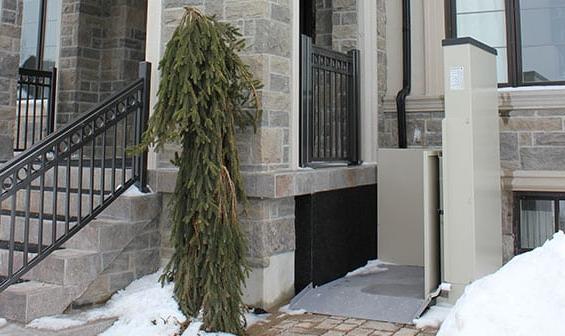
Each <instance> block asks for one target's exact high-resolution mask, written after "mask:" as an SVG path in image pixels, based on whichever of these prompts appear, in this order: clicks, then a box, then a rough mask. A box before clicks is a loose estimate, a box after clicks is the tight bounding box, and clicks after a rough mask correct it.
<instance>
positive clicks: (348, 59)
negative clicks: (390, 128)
mask: <svg viewBox="0 0 565 336" xmlns="http://www.w3.org/2000/svg"><path fill="white" fill-rule="evenodd" d="M301 62H302V63H301V74H300V85H301V97H300V164H301V166H303V167H323V166H333V165H345V164H347V165H352V164H359V163H360V160H359V123H360V112H359V111H360V108H359V99H360V98H359V97H360V90H359V87H360V84H359V83H360V80H359V79H360V75H359V50H351V51H349V52H348V53H347V54H345V53H341V52H337V51H333V50H328V49H325V48H320V47H316V46H314V45H312V39H311V38H310V37H308V36H305V35H303V36H302V37H301Z"/></svg>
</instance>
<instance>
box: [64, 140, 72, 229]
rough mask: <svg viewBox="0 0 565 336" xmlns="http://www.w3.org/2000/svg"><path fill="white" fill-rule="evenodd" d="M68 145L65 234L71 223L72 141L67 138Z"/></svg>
mask: <svg viewBox="0 0 565 336" xmlns="http://www.w3.org/2000/svg"><path fill="white" fill-rule="evenodd" d="M67 141H68V145H67V154H68V156H67V167H66V168H67V169H66V170H67V173H66V174H65V179H66V180H65V185H66V188H65V194H66V202H65V234H68V233H69V226H70V222H71V144H72V139H71V137H70V136H69V138H68V140H67Z"/></svg>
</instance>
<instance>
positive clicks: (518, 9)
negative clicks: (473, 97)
mask: <svg viewBox="0 0 565 336" xmlns="http://www.w3.org/2000/svg"><path fill="white" fill-rule="evenodd" d="M446 1H447V13H449V15H448V17H447V36H448V37H465V36H470V37H473V38H476V39H477V40H480V41H481V42H484V43H486V44H488V45H490V46H492V47H494V48H496V49H497V51H498V57H497V66H498V73H497V75H498V82H499V84H500V86H522V85H540V84H542V85H548V84H565V0H476V1H469V0H446Z"/></svg>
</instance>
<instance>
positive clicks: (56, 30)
mask: <svg viewBox="0 0 565 336" xmlns="http://www.w3.org/2000/svg"><path fill="white" fill-rule="evenodd" d="M42 21H44V26H43V27H42V24H41V22H42ZM60 36H61V0H23V12H22V35H21V40H20V41H21V42H20V43H21V45H20V67H22V68H28V69H37V68H38V67H39V65H41V68H42V69H50V68H52V67H53V66H55V65H56V63H57V59H58V57H59V39H60ZM38 58H41V61H40V62H39V61H38Z"/></svg>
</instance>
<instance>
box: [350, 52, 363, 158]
mask: <svg viewBox="0 0 565 336" xmlns="http://www.w3.org/2000/svg"><path fill="white" fill-rule="evenodd" d="M348 54H349V55H350V56H351V59H352V69H351V72H352V73H351V106H350V108H349V116H350V119H349V120H351V121H352V122H351V125H350V136H351V141H350V143H349V146H350V147H349V153H350V158H351V164H352V165H358V164H361V159H360V158H359V153H360V134H359V127H360V123H361V111H360V109H361V57H360V55H361V53H360V51H359V50H357V49H353V50H350V51H349V52H348Z"/></svg>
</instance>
